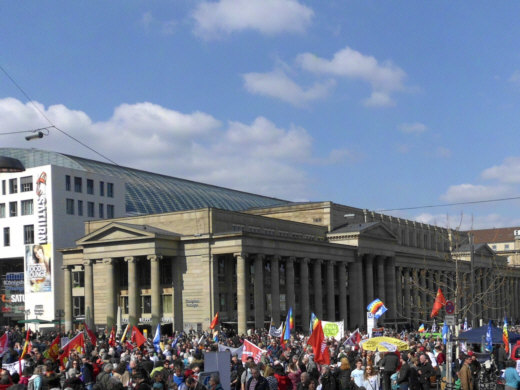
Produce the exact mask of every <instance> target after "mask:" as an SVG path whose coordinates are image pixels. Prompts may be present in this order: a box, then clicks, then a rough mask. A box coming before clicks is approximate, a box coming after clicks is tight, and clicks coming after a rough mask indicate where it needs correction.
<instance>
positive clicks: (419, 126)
mask: <svg viewBox="0 0 520 390" xmlns="http://www.w3.org/2000/svg"><path fill="white" fill-rule="evenodd" d="M398 129H399V130H400V131H401V132H403V133H406V134H421V133H424V132H425V131H426V130H427V129H428V128H427V127H426V125H425V124H424V123H421V122H413V123H401V124H400V125H399V126H398Z"/></svg>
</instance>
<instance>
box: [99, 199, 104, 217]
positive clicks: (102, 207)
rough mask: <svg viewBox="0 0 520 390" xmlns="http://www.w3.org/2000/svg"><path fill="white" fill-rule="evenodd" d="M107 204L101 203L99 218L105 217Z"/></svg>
mask: <svg viewBox="0 0 520 390" xmlns="http://www.w3.org/2000/svg"><path fill="white" fill-rule="evenodd" d="M104 210H105V205H104V204H103V203H100V204H99V218H105V212H104Z"/></svg>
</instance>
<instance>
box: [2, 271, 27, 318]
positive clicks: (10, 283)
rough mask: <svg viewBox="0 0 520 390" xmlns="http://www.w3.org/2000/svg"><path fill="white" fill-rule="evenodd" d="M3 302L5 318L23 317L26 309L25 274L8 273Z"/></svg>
mask: <svg viewBox="0 0 520 390" xmlns="http://www.w3.org/2000/svg"><path fill="white" fill-rule="evenodd" d="M1 301H2V302H1V303H2V315H3V316H4V317H17V316H23V314H24V309H25V295H24V274H23V272H7V273H6V274H5V275H4V277H3V280H2V295H1Z"/></svg>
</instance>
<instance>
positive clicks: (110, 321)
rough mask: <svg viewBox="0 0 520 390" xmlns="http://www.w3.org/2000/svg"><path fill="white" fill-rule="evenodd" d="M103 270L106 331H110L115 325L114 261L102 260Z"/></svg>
mask: <svg viewBox="0 0 520 390" xmlns="http://www.w3.org/2000/svg"><path fill="white" fill-rule="evenodd" d="M103 264H104V265H105V270H106V273H107V285H106V292H107V296H106V300H107V301H106V308H107V329H112V327H113V326H115V325H116V322H117V319H116V316H117V312H116V308H117V305H116V281H115V280H116V276H115V273H114V259H111V258H105V259H103Z"/></svg>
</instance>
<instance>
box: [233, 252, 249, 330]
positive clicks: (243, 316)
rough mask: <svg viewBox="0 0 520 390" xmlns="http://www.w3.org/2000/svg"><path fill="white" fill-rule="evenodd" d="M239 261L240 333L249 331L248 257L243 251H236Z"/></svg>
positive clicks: (238, 317) (238, 314) (237, 260)
mask: <svg viewBox="0 0 520 390" xmlns="http://www.w3.org/2000/svg"><path fill="white" fill-rule="evenodd" d="M235 259H236V262H237V321H238V334H239V335H243V334H246V331H247V299H246V283H247V281H246V258H245V254H243V253H236V254H235Z"/></svg>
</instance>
